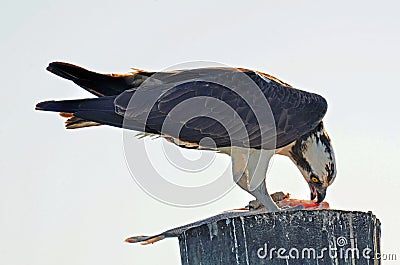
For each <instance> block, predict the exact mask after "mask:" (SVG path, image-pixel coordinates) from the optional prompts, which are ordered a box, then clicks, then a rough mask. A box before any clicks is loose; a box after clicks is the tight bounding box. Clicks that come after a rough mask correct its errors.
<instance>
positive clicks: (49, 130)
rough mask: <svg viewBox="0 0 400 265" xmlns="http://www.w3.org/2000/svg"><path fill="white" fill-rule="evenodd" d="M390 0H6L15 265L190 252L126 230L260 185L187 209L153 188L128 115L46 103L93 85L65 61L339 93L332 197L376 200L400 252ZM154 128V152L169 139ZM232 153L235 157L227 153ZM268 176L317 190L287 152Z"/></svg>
mask: <svg viewBox="0 0 400 265" xmlns="http://www.w3.org/2000/svg"><path fill="white" fill-rule="evenodd" d="M374 3H375V4H369V3H368V2H366V1H351V2H349V1H335V2H331V3H327V2H321V1H319V2H317V1H291V2H288V1H285V2H282V1H281V2H277V1H248V2H246V3H245V2H243V1H241V2H240V3H239V1H237V2H235V1H218V2H217V1H201V2H194V1H125V2H123V1H112V2H111V1H109V2H108V1H92V2H89V1H88V2H82V1H75V0H72V1H59V2H56V1H31V2H29V1H2V3H1V10H0V21H1V24H0V58H1V60H2V63H1V64H0V67H1V73H2V75H1V76H2V85H1V91H2V100H1V104H0V108H1V113H2V119H1V123H0V142H1V144H0V146H1V149H2V152H1V153H0V170H1V171H0V227H1V240H0V264H7V265H23V264H31V265H36V264H37V265H47V264H49V265H50V264H51V265H52V264H59V265H64V264H65V265H67V264H68V265H71V264H74V265H75V264H77V265H78V264H82V265H83V264H120V265H123V264H160V263H161V262H162V263H163V264H180V263H179V262H180V257H179V248H178V241H177V240H176V239H169V240H165V241H162V242H160V243H158V244H155V245H150V246H140V245H129V244H127V243H124V242H123V241H124V239H125V238H126V237H128V236H132V235H141V234H153V233H158V232H161V231H164V230H166V229H169V228H172V227H175V226H178V225H182V224H186V223H189V222H192V221H196V220H199V219H201V218H204V217H208V216H211V215H215V214H217V213H220V212H221V211H224V210H228V209H233V208H237V207H241V206H244V205H245V204H247V202H248V201H249V200H250V199H252V198H251V196H249V195H248V194H246V192H244V191H242V190H241V189H240V188H234V189H233V190H232V191H231V192H229V193H228V194H226V195H225V196H224V197H223V198H222V199H220V200H218V201H215V202H213V203H211V204H207V205H205V206H202V207H197V208H193V207H191V208H190V207H189V208H180V207H173V206H170V205H167V204H164V203H161V202H159V201H157V200H155V199H154V198H152V197H151V196H149V195H148V194H146V193H145V192H144V191H143V190H142V189H141V188H140V187H139V186H138V185H137V184H136V183H135V182H134V181H133V180H132V177H131V175H130V171H129V169H128V166H127V163H126V161H125V155H124V148H123V132H122V131H121V130H118V129H116V128H110V127H96V128H89V129H82V130H74V131H67V130H65V129H64V125H63V120H62V119H61V118H60V117H59V116H58V115H56V114H53V113H43V112H38V111H35V110H34V106H35V104H36V103H37V102H39V101H42V100H46V99H71V98H84V97H91V95H90V94H89V93H87V92H86V91H84V90H83V89H81V88H79V87H78V86H76V85H74V84H73V83H71V82H67V81H63V80H62V79H61V78H58V77H56V76H54V75H52V74H50V73H48V72H47V71H46V70H45V68H46V66H47V65H48V63H49V62H52V61H66V62H71V63H76V64H78V65H81V66H84V67H87V68H90V69H92V70H95V71H99V72H114V73H125V72H128V71H129V69H130V68H131V67H135V68H143V69H148V70H155V71H157V70H162V69H165V68H168V67H171V66H173V65H177V64H182V63H187V62H192V61H209V62H216V63H221V64H225V65H229V66H235V67H245V68H250V69H255V70H259V71H263V72H267V73H269V74H272V75H274V76H276V77H278V78H280V79H282V80H283V81H285V82H288V83H290V84H291V85H293V86H294V87H297V88H300V89H303V90H307V91H312V92H316V93H318V94H321V95H323V96H324V97H325V98H326V99H327V101H328V104H329V108H328V113H327V115H326V117H325V119H324V120H325V126H326V129H327V131H328V132H329V134H330V137H331V139H332V141H333V145H334V148H335V152H336V159H337V168H338V175H337V178H336V181H335V183H334V184H333V185H332V186H331V187H330V188H329V189H328V193H327V197H326V201H328V202H329V203H330V205H331V207H332V208H335V209H346V210H359V211H372V212H373V213H374V214H376V215H377V217H378V218H379V219H380V220H381V222H382V252H383V253H395V254H397V256H398V257H399V258H400V247H399V244H398V238H399V237H400V231H399V229H398V223H399V222H400V215H399V213H398V211H397V210H395V209H396V208H397V204H396V200H397V199H398V198H397V194H398V193H399V190H400V189H399V188H400V173H399V170H398V165H399V162H398V161H397V159H398V158H399V154H398V152H399V149H400V137H399V131H400V125H399V123H398V120H399V118H398V107H399V96H400V93H399V91H398V71H399V61H400V53H399V51H398V47H400V35H399V32H400V18H399V16H398V10H399V6H398V4H397V2H396V1H381V2H380V3H379V4H377V2H374ZM132 141H143V140H135V139H132ZM153 142H154V143H151V144H150V145H151V146H150V147H149V150H148V152H147V154H148V155H149V156H151V153H152V151H153V152H154V155H156V154H157V152H158V149H157V147H155V146H152V145H154V144H157V143H160V142H161V140H155V141H153ZM143 155H144V154H142V153H141V154H138V155H137V159H138V163H140V159H141V156H143ZM216 159H217V160H219V161H220V163H221V165H224V166H226V163H227V161H226V159H227V158H226V157H223V156H221V157H219V158H216ZM131 162H132V161H131ZM228 162H229V161H228ZM133 164H134V162H133ZM161 166H162V165H161ZM149 177H151V176H149ZM267 185H268V187H269V189H270V190H271V191H280V190H282V191H284V192H289V193H290V194H291V195H292V197H295V198H301V199H308V197H309V189H308V186H307V184H306V182H305V181H304V179H303V177H302V176H301V174H300V172H299V171H298V170H297V168H296V167H295V166H294V165H293V164H292V163H291V162H290V161H289V159H287V158H284V157H276V158H275V159H274V161H273V166H272V169H271V171H270V173H269V175H268V177H267ZM387 264H389V262H387ZM393 264H395V262H393Z"/></svg>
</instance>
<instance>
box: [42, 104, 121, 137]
mask: <svg viewBox="0 0 400 265" xmlns="http://www.w3.org/2000/svg"><path fill="white" fill-rule="evenodd" d="M114 99H115V97H102V98H88V99H77V100H61V101H44V102H40V103H38V104H37V105H36V109H37V110H42V111H54V112H59V113H60V115H61V116H62V117H64V118H68V120H67V121H66V122H65V125H66V128H67V129H77V128H83V127H90V126H96V125H101V124H106V125H111V126H116V127H122V123H123V117H121V116H120V115H118V114H116V113H115V111H114V110H115V107H114Z"/></svg>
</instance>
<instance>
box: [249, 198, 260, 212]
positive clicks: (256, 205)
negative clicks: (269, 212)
mask: <svg viewBox="0 0 400 265" xmlns="http://www.w3.org/2000/svg"><path fill="white" fill-rule="evenodd" d="M264 207H265V206H264V205H263V204H262V203H261V202H260V201H258V200H252V201H250V202H249V204H248V205H246V208H247V209H249V211H254V210H258V209H261V208H264Z"/></svg>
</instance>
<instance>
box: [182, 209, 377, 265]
mask: <svg viewBox="0 0 400 265" xmlns="http://www.w3.org/2000/svg"><path fill="white" fill-rule="evenodd" d="M179 246H180V252H181V260H182V264H183V265H189V264H190V265H197V264H202V265H208V264H212V265H215V264H224V265H225V264H290V265H294V264H296V265H297V264H299V265H305V264H338V265H341V264H357V265H359V264H380V260H379V259H375V257H376V255H377V253H380V222H379V220H378V219H377V218H376V217H375V216H374V215H373V214H372V213H371V212H368V213H364V212H349V211H339V210H318V211H284V212H277V213H263V214H257V215H254V216H240V217H234V218H228V219H224V220H219V221H216V222H210V223H208V224H203V225H201V226H198V227H194V228H191V229H189V230H187V231H185V232H183V233H182V234H180V236H179Z"/></svg>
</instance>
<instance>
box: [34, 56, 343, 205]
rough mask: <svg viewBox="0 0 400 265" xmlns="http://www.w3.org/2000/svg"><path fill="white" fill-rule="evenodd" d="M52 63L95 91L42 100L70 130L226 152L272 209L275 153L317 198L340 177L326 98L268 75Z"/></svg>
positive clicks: (237, 174)
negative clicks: (104, 70)
mask: <svg viewBox="0 0 400 265" xmlns="http://www.w3.org/2000/svg"><path fill="white" fill-rule="evenodd" d="M47 70H48V71H50V72H52V73H54V74H56V75H58V76H60V77H63V78H65V79H68V80H71V81H73V82H74V83H75V84H77V85H79V86H81V87H82V88H84V89H85V90H87V91H89V92H90V93H92V94H94V95H95V96H97V97H96V98H86V99H77V100H62V101H44V102H41V103H39V104H37V105H36V109H37V110H43V111H54V112H59V113H60V115H61V116H63V117H65V118H68V120H67V121H66V128H67V129H75V128H82V127H89V126H96V125H110V126H116V127H120V128H127V129H131V130H135V131H139V132H142V133H143V135H145V136H147V135H159V136H161V137H163V138H165V139H166V140H168V141H170V142H172V143H174V144H176V145H178V146H180V147H184V148H196V149H206V150H215V151H219V152H222V153H225V154H228V155H230V156H231V159H232V173H233V177H234V180H235V181H236V183H237V184H238V185H239V186H240V187H241V188H243V189H244V190H246V191H248V192H249V193H250V194H252V195H253V196H254V197H255V198H256V202H257V203H258V205H260V204H261V205H263V206H265V208H266V210H267V211H278V210H280V209H279V208H278V207H277V205H276V204H275V203H274V201H273V200H272V199H271V197H270V195H269V193H268V191H267V188H266V184H265V175H266V172H267V169H268V165H269V161H270V158H271V156H272V155H273V154H275V153H276V154H280V155H284V156H287V157H289V158H290V159H291V160H292V161H293V162H294V163H295V165H296V166H297V167H298V169H299V170H300V172H301V174H302V175H303V177H304V179H305V180H306V182H307V183H308V185H309V188H310V191H311V200H314V199H315V198H317V202H318V203H320V202H322V201H323V200H324V198H325V195H326V189H327V187H328V186H329V185H331V184H332V182H333V181H334V179H335V177H336V166H335V155H334V152H333V149H332V146H331V141H330V139H329V136H328V134H327V132H326V131H325V129H324V125H323V122H322V118H323V117H324V115H325V113H326V111H327V102H326V100H325V99H324V98H323V97H322V96H320V95H317V94H314V93H309V92H305V91H302V90H298V89H295V88H293V87H292V86H290V85H288V84H286V83H284V82H282V81H280V80H279V79H277V78H275V77H273V76H270V75H268V74H265V73H261V72H258V71H252V70H248V69H242V68H228V67H209V68H198V69H187V70H174V71H165V72H148V71H142V70H134V71H133V72H131V73H129V74H100V73H95V72H92V71H89V70H86V69H84V68H81V67H78V66H75V65H72V64H68V63H63V62H53V63H50V65H49V66H48V67H47ZM204 139H206V140H204ZM257 203H256V204H254V205H257Z"/></svg>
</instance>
